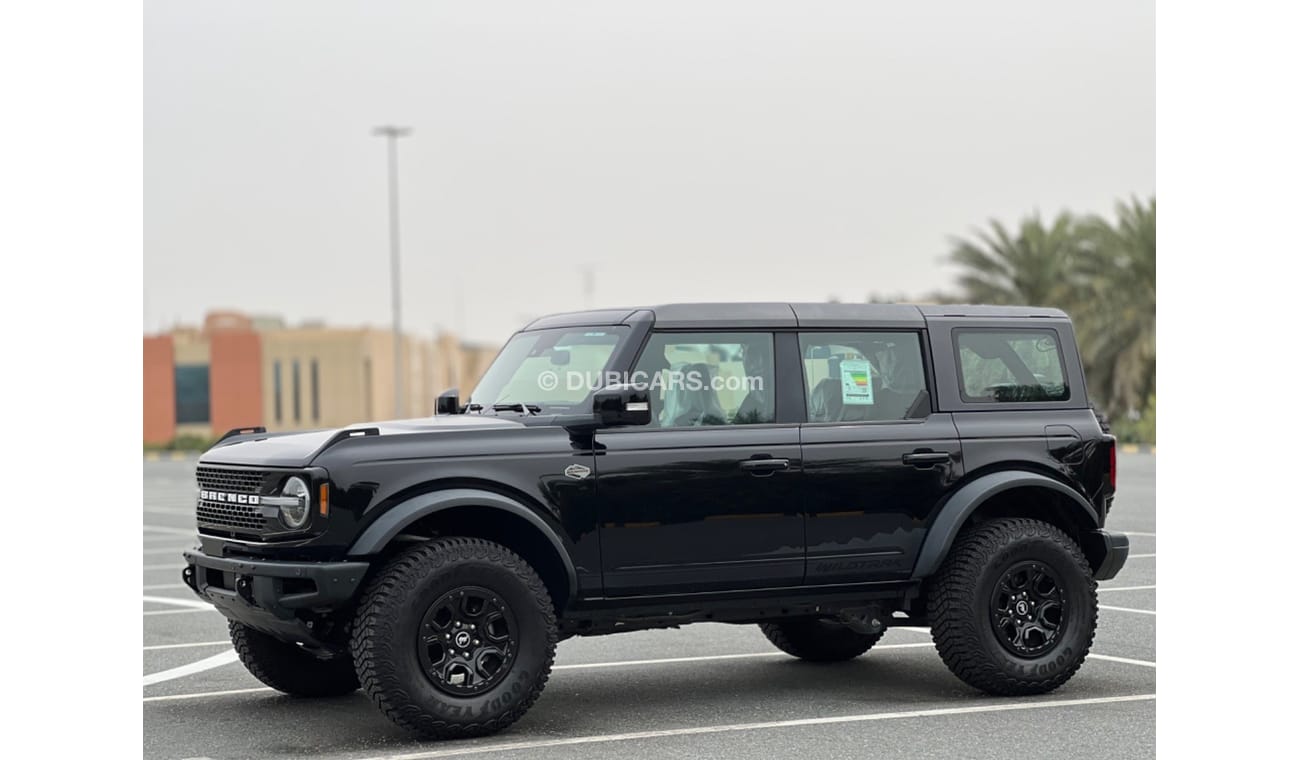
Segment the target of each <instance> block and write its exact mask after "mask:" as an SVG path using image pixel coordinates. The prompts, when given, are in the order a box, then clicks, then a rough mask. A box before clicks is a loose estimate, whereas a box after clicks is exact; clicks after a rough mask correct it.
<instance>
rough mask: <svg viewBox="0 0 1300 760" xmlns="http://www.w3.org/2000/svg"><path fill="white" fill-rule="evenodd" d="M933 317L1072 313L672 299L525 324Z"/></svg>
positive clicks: (748, 323) (809, 323)
mask: <svg viewBox="0 0 1300 760" xmlns="http://www.w3.org/2000/svg"><path fill="white" fill-rule="evenodd" d="M932 317H970V318H978V319H1024V318H1047V319H1064V318H1067V316H1066V314H1065V312H1064V311H1061V310H1060V309H1053V308H1049V307H1039V306H984V305H974V304H925V305H916V304H877V303H862V304H858V303H781V302H735V303H727V302H714V303H669V304H660V305H657V306H640V307H629V308H621V309H595V310H590V311H573V312H564V313H561V314H551V315H548V316H544V317H539V318H537V319H534V320H533V321H532V322H530V323H528V325H527V326H525V327H524V328H523V329H525V330H542V329H548V328H552V327H582V326H588V325H590V326H597V325H620V324H633V323H637V322H647V321H649V322H653V323H654V325H655V326H656V327H660V328H666V329H696V328H701V329H703V328H708V329H719V328H720V329H727V328H737V329H754V328H772V329H777V328H792V327H806V328H827V329H829V328H846V327H848V328H851V327H867V326H871V327H898V328H908V327H911V328H922V327H925V323H926V320H927V319H928V318H932Z"/></svg>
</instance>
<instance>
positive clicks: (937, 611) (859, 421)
mask: <svg viewBox="0 0 1300 760" xmlns="http://www.w3.org/2000/svg"><path fill="white" fill-rule="evenodd" d="M437 407H438V414H436V415H435V416H434V417H432V418H428V419H416V420H401V421H393V422H382V423H374V424H363V425H357V426H354V427H350V428H346V429H342V430H323V431H316V432H306V433H267V432H266V431H265V430H263V429H261V428H255V429H243V430H235V431H231V432H230V433H229V434H227V436H226V437H225V438H223V439H222V440H221V441H220V442H218V443H217V444H216V445H215V446H214V447H213V448H212V449H211V450H209V451H208V452H206V453H205V454H204V455H203V456H202V458H201V459H200V461H199V464H198V488H199V491H198V504H197V517H198V529H199V536H198V545H197V546H196V547H195V548H194V549H193V550H190V551H187V552H185V558H186V562H187V566H186V568H185V570H184V580H185V582H186V584H188V585H189V586H190V587H191V588H192V589H193V590H194V591H195V592H196V593H197V594H198V595H199V596H200V597H202V598H203V599H206V600H208V601H210V602H211V603H212V604H214V605H216V607H217V608H218V609H219V610H220V611H221V612H222V613H224V614H225V615H226V617H227V618H229V624H230V635H231V638H232V640H233V642H234V646H235V649H236V650H237V651H238V653H239V656H240V658H241V659H242V661H243V663H244V665H245V666H247V668H248V670H249V671H250V672H252V674H253V675H254V676H256V677H257V678H258V679H260V680H261V681H262V682H264V683H266V684H267V685H269V686H271V687H273V688H275V689H278V690H280V691H283V692H287V693H289V694H295V695H300V696H330V695H340V694H345V693H348V692H351V691H353V690H355V689H357V688H362V689H364V690H365V692H366V693H367V694H368V695H369V696H370V698H371V699H372V700H373V701H374V702H375V703H376V704H377V705H378V706H379V708H380V709H381V710H382V711H383V712H384V713H385V714H386V715H388V716H389V717H390V718H391V719H392V720H394V721H396V722H397V723H398V724H400V725H402V726H404V727H406V728H409V729H412V730H414V731H416V732H419V733H421V734H423V735H425V736H430V737H456V736H472V735H481V734H485V733H490V732H493V731H497V730H500V729H502V728H504V727H505V726H507V725H509V724H510V723H512V722H513V721H515V720H517V719H518V718H519V717H520V716H521V715H523V713H524V712H525V711H527V710H528V708H529V707H530V706H531V705H532V704H533V702H534V701H536V699H537V698H538V695H539V694H540V693H541V691H542V688H543V686H544V685H545V684H546V680H547V677H548V675H549V673H550V669H551V663H552V660H553V658H554V655H555V646H556V643H557V642H558V641H559V640H561V639H563V638H566V637H569V636H590V635H600V634H609V633H618V632H621V631H634V630H642V629H648V628H664V627H675V626H678V625H681V624H685V623H692V622H700V621H715V622H724V623H736V624H751V623H752V624H757V625H758V626H760V627H761V629H762V631H763V633H764V634H766V636H767V637H768V638H769V639H770V640H771V641H772V643H773V644H774V645H776V646H777V647H779V648H780V649H782V650H784V651H785V652H788V653H789V654H791V655H793V656H795V657H800V658H804V659H807V660H819V661H834V660H848V659H850V658H853V657H857V656H859V655H861V654H863V653H865V652H866V651H867V650H869V649H870V648H871V647H872V645H873V644H875V643H876V642H877V641H879V640H880V638H881V636H882V635H883V634H884V632H885V630H886V629H887V628H888V627H889V626H891V625H908V626H925V627H929V628H930V629H931V631H932V632H933V638H934V643H935V645H936V647H937V648H938V652H939V656H940V657H941V658H942V659H943V661H944V663H946V664H947V666H948V667H949V669H951V670H952V672H953V673H955V674H956V675H957V677H959V678H961V679H962V680H963V681H965V682H966V683H968V684H970V685H971V686H973V687H975V688H977V689H981V690H983V691H985V692H988V693H991V694H1007V695H1024V694H1039V693H1043V692H1047V691H1050V690H1052V689H1054V688H1056V687H1058V686H1060V685H1061V684H1063V683H1065V682H1066V681H1067V680H1068V679H1069V678H1070V677H1071V676H1072V675H1073V674H1074V673H1075V671H1076V670H1078V668H1079V667H1080V665H1081V664H1082V663H1083V660H1084V657H1085V656H1086V655H1087V653H1088V649H1089V646H1090V645H1091V643H1092V638H1093V633H1094V630H1095V628H1096V622H1097V598H1096V581H1098V580H1106V579H1109V578H1112V577H1114V576H1115V574H1116V573H1117V572H1118V571H1119V569H1120V567H1121V566H1122V565H1123V564H1124V561H1125V560H1126V559H1127V556H1128V539H1127V537H1126V536H1124V535H1123V534H1119V533H1111V532H1107V531H1105V530H1103V526H1104V525H1105V522H1106V516H1107V512H1108V511H1109V510H1110V506H1111V502H1112V499H1113V497H1114V494H1115V442H1114V438H1113V437H1111V436H1110V435H1109V434H1108V433H1107V432H1106V431H1105V429H1104V427H1103V425H1102V424H1101V423H1100V422H1099V420H1098V417H1097V416H1096V415H1095V414H1094V412H1093V409H1092V407H1091V405H1090V404H1089V402H1088V394H1087V391H1086V389H1085V386H1084V378H1083V371H1082V368H1081V365H1080V360H1079V354H1078V351H1077V349H1076V346H1075V339H1074V333H1073V330H1072V327H1071V324H1070V321H1069V319H1068V317H1067V316H1066V315H1065V314H1064V313H1063V312H1061V311H1057V310H1054V309H1039V308H1012V307H988V306H919V307H918V306H904V305H851V304H784V303H747V304H682V305H668V306H656V307H648V308H639V309H616V310H615V309H611V310H603V311H586V312H578V313H572V314H560V315H555V316H549V317H544V318H541V319H538V320H535V321H534V322H532V323H531V324H529V325H528V326H527V327H525V328H524V329H523V330H521V331H520V332H518V333H516V334H515V335H514V336H513V337H512V338H511V339H510V341H509V342H508V343H507V344H506V345H505V347H504V348H503V349H502V350H501V353H500V354H499V355H498V356H497V358H496V360H495V361H494V362H493V364H492V366H491V367H490V368H489V369H488V370H487V372H486V374H485V375H484V376H483V378H482V380H481V381H480V382H479V384H478V387H476V388H475V389H474V391H473V393H472V394H471V395H470V396H468V397H467V398H465V399H464V400H463V401H462V400H461V399H459V398H457V394H456V392H455V391H448V392H447V393H444V394H443V395H442V396H441V397H440V398H439V399H438V404H437Z"/></svg>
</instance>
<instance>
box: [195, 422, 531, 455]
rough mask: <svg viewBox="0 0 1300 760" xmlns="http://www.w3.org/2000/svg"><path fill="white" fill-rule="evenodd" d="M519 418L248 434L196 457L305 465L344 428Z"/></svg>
mask: <svg viewBox="0 0 1300 760" xmlns="http://www.w3.org/2000/svg"><path fill="white" fill-rule="evenodd" d="M522 427H524V425H523V423H521V422H519V421H518V418H511V417H492V416H487V417H484V416H480V415H477V414H454V415H452V414H449V415H445V416H438V417H424V418H421V419H414V420H389V421H387V422H366V423H359V424H356V425H348V426H347V427H342V428H331V429H328V430H309V431H307V432H303V433H249V434H247V435H240V436H234V437H232V438H229V439H227V440H225V441H222V442H221V443H219V444H217V445H216V446H213V447H212V448H211V449H208V450H207V451H206V452H204V454H203V456H201V457H199V463H200V464H243V465H257V466H261V467H306V466H307V465H309V464H311V462H312V460H314V459H315V458H316V456H317V455H318V454H320V453H321V452H322V451H324V450H325V448H326V447H327V446H328V445H329V444H330V443H331V441H334V438H335V436H338V435H339V434H340V433H342V432H344V431H353V430H355V431H361V430H373V429H376V428H377V429H378V430H379V434H380V435H381V436H392V435H410V434H413V433H444V432H446V433H453V432H456V431H468V430H489V429H494V428H496V429H500V428H522Z"/></svg>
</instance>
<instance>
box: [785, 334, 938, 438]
mask: <svg viewBox="0 0 1300 760" xmlns="http://www.w3.org/2000/svg"><path fill="white" fill-rule="evenodd" d="M799 351H800V353H801V354H802V356H803V371H804V380H805V381H806V386H805V387H806V388H807V392H808V395H807V401H808V421H809V422H890V421H898V420H905V419H915V418H923V417H926V416H928V415H929V414H930V395H929V392H928V391H927V390H926V387H925V365H924V364H923V363H922V362H921V336H920V335H919V334H917V333H911V332H854V333H849V332H844V333H803V334H801V335H800V336H799Z"/></svg>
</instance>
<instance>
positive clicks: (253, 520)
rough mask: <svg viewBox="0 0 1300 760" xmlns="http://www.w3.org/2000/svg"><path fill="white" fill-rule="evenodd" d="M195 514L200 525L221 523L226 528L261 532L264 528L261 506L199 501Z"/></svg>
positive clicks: (264, 520)
mask: <svg viewBox="0 0 1300 760" xmlns="http://www.w3.org/2000/svg"><path fill="white" fill-rule="evenodd" d="M197 515H198V518H199V524H200V525H222V526H225V527H227V528H236V529H243V530H252V531H256V532H258V533H261V532H262V531H263V530H265V529H266V518H265V517H263V516H262V508H261V507H250V506H248V505H246V504H214V503H212V502H209V501H200V502H199V506H198V510H197Z"/></svg>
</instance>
